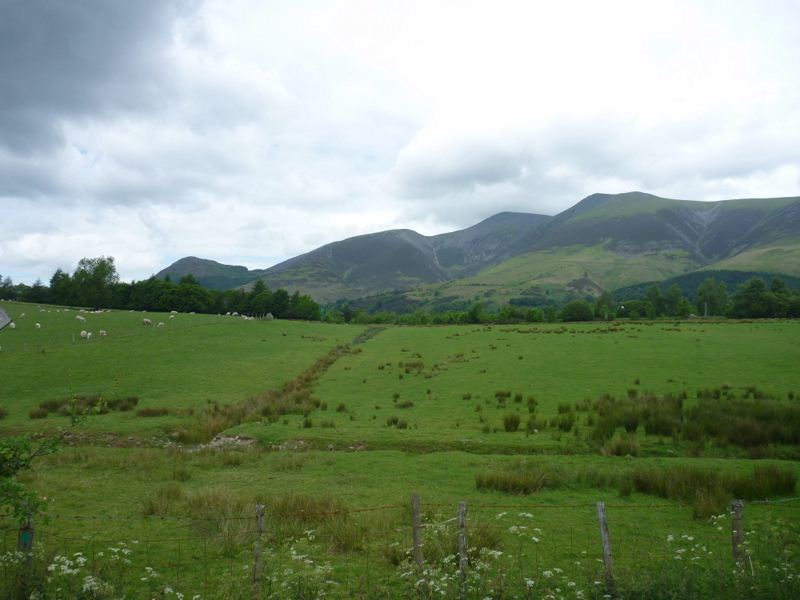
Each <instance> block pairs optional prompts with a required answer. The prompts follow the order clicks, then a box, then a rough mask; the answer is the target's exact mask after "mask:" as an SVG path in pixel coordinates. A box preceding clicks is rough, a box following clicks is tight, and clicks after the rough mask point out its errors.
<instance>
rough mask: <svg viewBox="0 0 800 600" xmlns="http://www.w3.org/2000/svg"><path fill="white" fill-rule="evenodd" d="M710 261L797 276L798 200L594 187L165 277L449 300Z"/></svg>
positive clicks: (551, 292)
mask: <svg viewBox="0 0 800 600" xmlns="http://www.w3.org/2000/svg"><path fill="white" fill-rule="evenodd" d="M190 269H199V270H200V271H201V274H200V275H198V273H197V272H195V271H193V270H190ZM709 269H710V270H725V271H748V272H760V273H768V274H769V273H784V274H789V275H798V276H800V197H789V198H755V199H738V200H724V201H718V202H698V201H691V200H673V199H668V198H661V197H658V196H654V195H652V194H646V193H642V192H628V193H624V194H592V195H591V196H588V197H586V198H584V199H583V200H581V201H580V202H578V203H577V204H576V205H575V206H573V207H571V208H569V209H567V210H565V211H563V212H562V213H560V214H558V215H556V216H554V217H548V216H544V215H536V214H528V213H499V214H497V215H494V216H492V217H490V218H488V219H486V220H484V221H481V222H480V223H478V224H476V225H473V226H472V227H469V228H467V229H463V230H460V231H455V232H451V233H445V234H440V235H436V236H424V235H421V234H419V233H416V232H414V231H411V230H408V229H398V230H390V231H382V232H378V233H372V234H367V235H361V236H356V237H352V238H348V239H346V240H342V241H339V242H334V243H331V244H327V245H325V246H322V247H320V248H317V249H316V250H312V251H311V252H308V253H306V254H302V255H300V256H297V257H294V258H291V259H289V260H287V261H285V262H283V263H280V264H278V265H275V266H273V267H270V268H268V269H263V270H255V271H248V270H247V269H246V268H245V267H229V266H227V265H221V264H219V263H216V262H214V261H203V260H201V259H197V258H189V259H181V261H178V262H177V263H175V264H174V265H171V266H170V267H168V268H167V269H165V270H164V271H162V272H161V273H159V276H163V275H164V274H172V276H173V277H176V276H177V277H179V276H181V274H186V273H188V272H192V273H193V274H194V275H195V277H197V278H198V280H200V281H201V283H203V282H206V283H204V284H205V285H210V286H211V287H236V286H239V285H245V284H249V283H250V282H252V281H253V280H255V279H256V278H260V279H263V280H264V281H265V282H266V283H267V285H268V286H269V287H271V288H277V287H283V288H286V289H287V290H289V291H295V290H298V291H300V292H301V293H305V294H309V295H311V296H312V297H313V298H315V299H316V300H318V301H320V302H333V301H335V300H339V299H358V298H364V297H370V296H376V295H388V297H389V298H390V300H389V301H388V303H384V302H381V304H382V305H384V306H392V305H398V306H406V307H408V306H420V307H447V306H460V305H464V304H466V303H469V302H474V301H485V302H487V303H489V304H504V303H506V302H508V301H509V300H511V299H512V298H515V299H517V300H520V299H521V301H522V302H524V303H536V302H546V301H551V300H553V299H560V298H563V297H565V296H570V295H587V294H588V295H598V294H600V293H601V292H602V291H603V290H613V289H617V288H620V287H625V286H630V285H635V284H638V283H644V282H652V281H661V280H665V279H670V278H673V277H678V276H681V275H684V274H686V273H691V272H694V271H700V270H709Z"/></svg>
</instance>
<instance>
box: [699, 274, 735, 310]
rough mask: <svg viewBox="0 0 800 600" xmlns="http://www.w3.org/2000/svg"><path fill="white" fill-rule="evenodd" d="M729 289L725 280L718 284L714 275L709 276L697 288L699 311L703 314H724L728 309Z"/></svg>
mask: <svg viewBox="0 0 800 600" xmlns="http://www.w3.org/2000/svg"><path fill="white" fill-rule="evenodd" d="M729 302H730V300H729V299H728V290H727V287H726V286H725V282H724V281H721V282H720V283H719V284H717V281H716V279H714V278H713V277H709V278H707V279H706V280H705V281H703V283H701V284H700V286H699V287H698V288H697V313H698V314H701V315H703V316H707V315H724V314H725V312H726V311H727V310H728V304H729Z"/></svg>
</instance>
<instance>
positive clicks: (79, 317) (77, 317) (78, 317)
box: [75, 315, 86, 323]
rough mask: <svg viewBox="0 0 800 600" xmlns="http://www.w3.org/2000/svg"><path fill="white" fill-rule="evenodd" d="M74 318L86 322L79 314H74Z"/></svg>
mask: <svg viewBox="0 0 800 600" xmlns="http://www.w3.org/2000/svg"><path fill="white" fill-rule="evenodd" d="M75 319H76V320H78V321H80V322H81V323H86V317H82V316H81V315H75Z"/></svg>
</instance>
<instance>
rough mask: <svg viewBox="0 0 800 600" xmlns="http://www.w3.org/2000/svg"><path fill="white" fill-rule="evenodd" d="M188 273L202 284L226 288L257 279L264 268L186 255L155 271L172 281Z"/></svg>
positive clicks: (221, 288) (159, 275) (162, 277)
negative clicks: (252, 269) (226, 263)
mask: <svg viewBox="0 0 800 600" xmlns="http://www.w3.org/2000/svg"><path fill="white" fill-rule="evenodd" d="M189 274H191V275H193V276H194V278H195V279H196V280H197V282H198V283H199V284H200V285H202V286H205V287H207V288H211V289H215V290H227V289H231V288H235V287H239V286H240V285H244V284H246V283H249V282H251V281H253V280H254V279H258V278H259V277H260V276H261V275H263V274H264V270H263V269H256V270H254V271H251V270H249V269H248V268H247V267H242V266H236V265H223V264H222V263H218V262H217V261H215V260H208V259H206V258H197V257H196V256H187V257H186V258H182V259H180V260H177V261H175V262H174V263H172V264H171V265H170V266H168V267H167V268H166V269H162V270H161V271H159V272H158V273H156V277H158V278H159V279H165V278H166V277H169V278H170V279H171V280H172V281H180V279H181V277H184V276H185V275H189Z"/></svg>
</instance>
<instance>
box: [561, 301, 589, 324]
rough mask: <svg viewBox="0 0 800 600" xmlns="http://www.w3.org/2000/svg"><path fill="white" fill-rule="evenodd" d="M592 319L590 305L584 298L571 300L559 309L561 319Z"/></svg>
mask: <svg viewBox="0 0 800 600" xmlns="http://www.w3.org/2000/svg"><path fill="white" fill-rule="evenodd" d="M592 319H594V311H593V310H592V305H591V304H589V303H588V302H587V301H586V300H572V301H571V302H567V304H566V305H564V308H562V309H561V320H562V321H591V320H592Z"/></svg>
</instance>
